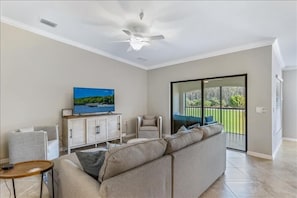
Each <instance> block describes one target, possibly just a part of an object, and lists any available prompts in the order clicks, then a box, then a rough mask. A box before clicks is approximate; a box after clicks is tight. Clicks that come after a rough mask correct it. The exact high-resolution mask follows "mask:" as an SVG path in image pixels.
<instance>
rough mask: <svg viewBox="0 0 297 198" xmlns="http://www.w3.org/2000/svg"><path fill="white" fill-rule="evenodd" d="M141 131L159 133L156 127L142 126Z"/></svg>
mask: <svg viewBox="0 0 297 198" xmlns="http://www.w3.org/2000/svg"><path fill="white" fill-rule="evenodd" d="M139 129H140V130H141V131H158V127H156V126H142V127H140V128H139Z"/></svg>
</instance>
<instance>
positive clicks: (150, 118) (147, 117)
mask: <svg viewBox="0 0 297 198" xmlns="http://www.w3.org/2000/svg"><path fill="white" fill-rule="evenodd" d="M143 119H144V120H155V116H154V115H145V116H143Z"/></svg>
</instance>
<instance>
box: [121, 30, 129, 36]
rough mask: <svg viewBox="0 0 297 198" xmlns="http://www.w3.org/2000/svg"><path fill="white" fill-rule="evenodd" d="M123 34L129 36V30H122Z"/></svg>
mask: <svg viewBox="0 0 297 198" xmlns="http://www.w3.org/2000/svg"><path fill="white" fill-rule="evenodd" d="M122 31H123V32H124V33H125V34H127V35H128V36H131V32H130V31H129V30H122Z"/></svg>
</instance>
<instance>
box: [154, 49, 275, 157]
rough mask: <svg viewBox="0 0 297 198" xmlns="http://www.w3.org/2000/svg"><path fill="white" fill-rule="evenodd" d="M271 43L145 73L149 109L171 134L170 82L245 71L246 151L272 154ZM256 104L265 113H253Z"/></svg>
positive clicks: (165, 130) (166, 131)
mask: <svg viewBox="0 0 297 198" xmlns="http://www.w3.org/2000/svg"><path fill="white" fill-rule="evenodd" d="M271 65H272V46H268V47H261V48H256V49H253V50H246V51H241V52H237V53H232V54H227V55H222V56H216V57H212V58H207V59H202V60H197V61H192V62H187V63H183V64H177V65H174V66H170V67H163V68H159V69H154V70H150V71H149V72H148V112H149V113H151V114H161V115H163V117H164V132H165V133H170V82H172V81H179V80H189V79H199V78H207V77H215V76H226V75H235V74H244V73H247V74H248V76H247V78H248V79H247V81H248V85H247V89H248V98H247V104H248V151H249V152H250V153H252V152H254V153H260V154H264V155H268V156H272V139H271V138H272V137H271V134H272V127H271V124H272V121H271V118H272V111H271V106H272V103H271V95H272V94H271V74H272V69H271ZM256 106H261V107H265V108H266V109H267V112H266V113H263V114H259V113H256V112H255V109H256Z"/></svg>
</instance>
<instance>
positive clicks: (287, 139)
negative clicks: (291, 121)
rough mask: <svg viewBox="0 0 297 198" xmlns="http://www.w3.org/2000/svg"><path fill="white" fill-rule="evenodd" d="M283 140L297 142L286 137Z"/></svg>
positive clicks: (296, 139)
mask: <svg viewBox="0 0 297 198" xmlns="http://www.w3.org/2000/svg"><path fill="white" fill-rule="evenodd" d="M283 140H286V141H291V142H297V138H288V137H283Z"/></svg>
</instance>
